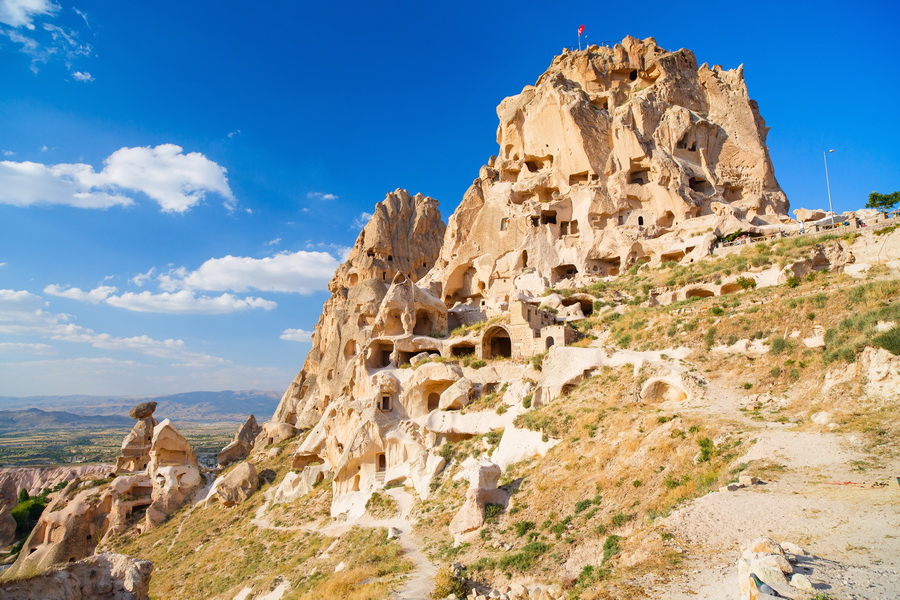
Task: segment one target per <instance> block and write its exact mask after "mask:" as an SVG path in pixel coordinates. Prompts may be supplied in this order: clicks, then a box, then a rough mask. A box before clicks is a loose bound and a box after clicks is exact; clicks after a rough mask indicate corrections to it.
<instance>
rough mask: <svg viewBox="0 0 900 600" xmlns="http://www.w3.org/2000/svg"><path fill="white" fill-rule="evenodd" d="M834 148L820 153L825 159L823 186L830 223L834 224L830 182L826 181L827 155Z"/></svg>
mask: <svg viewBox="0 0 900 600" xmlns="http://www.w3.org/2000/svg"><path fill="white" fill-rule="evenodd" d="M832 152H834V150H826V151H825V152H823V153H822V160H824V161H825V187H826V188H827V189H828V212H830V213H831V224H832V225H834V207H832V205H831V183H829V182H828V155H829V154H830V153H832Z"/></svg>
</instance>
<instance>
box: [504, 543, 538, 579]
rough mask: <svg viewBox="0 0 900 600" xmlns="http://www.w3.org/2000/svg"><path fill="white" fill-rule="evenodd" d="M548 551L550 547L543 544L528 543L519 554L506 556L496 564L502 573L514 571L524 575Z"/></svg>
mask: <svg viewBox="0 0 900 600" xmlns="http://www.w3.org/2000/svg"><path fill="white" fill-rule="evenodd" d="M549 549H550V546H548V545H547V544H545V543H543V542H530V543H528V544H525V545H524V546H522V551H521V552H517V553H516V554H507V555H506V556H504V557H502V558H501V559H500V561H499V562H498V563H497V564H498V566H499V567H500V568H501V569H502V570H504V571H512V570H515V571H519V572H523V573H524V572H525V571H528V570H530V569H531V567H532V566H533V565H534V563H535V562H536V561H537V559H538V558H540V556H541V555H542V554H544V553H545V552H547V550H549Z"/></svg>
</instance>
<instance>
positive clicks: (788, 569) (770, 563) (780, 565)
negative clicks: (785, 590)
mask: <svg viewBox="0 0 900 600" xmlns="http://www.w3.org/2000/svg"><path fill="white" fill-rule="evenodd" d="M757 564H759V565H762V566H764V567H773V568H776V569H781V572H782V573H785V574H787V575H790V574H791V573H793V572H794V567H792V566H791V563H789V562H788V560H787V559H786V558H785V557H784V556H782V555H780V554H769V555H768V556H765V557H763V558H760V559H758V560H757Z"/></svg>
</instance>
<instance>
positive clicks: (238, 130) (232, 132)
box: [228, 129, 241, 139]
mask: <svg viewBox="0 0 900 600" xmlns="http://www.w3.org/2000/svg"><path fill="white" fill-rule="evenodd" d="M238 135H241V130H240V129H235V130H234V131H229V132H228V137H229V139H230V138H233V137H235V136H238Z"/></svg>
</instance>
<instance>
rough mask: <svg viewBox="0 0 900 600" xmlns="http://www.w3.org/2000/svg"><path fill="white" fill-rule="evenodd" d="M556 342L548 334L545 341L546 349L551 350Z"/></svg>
mask: <svg viewBox="0 0 900 600" xmlns="http://www.w3.org/2000/svg"><path fill="white" fill-rule="evenodd" d="M554 343H555V342H554V341H553V338H552V337H550V336H548V337H547V339H546V340H545V341H544V349H545V350H549V349H550V348H551V347H552V346H553V344H554Z"/></svg>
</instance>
